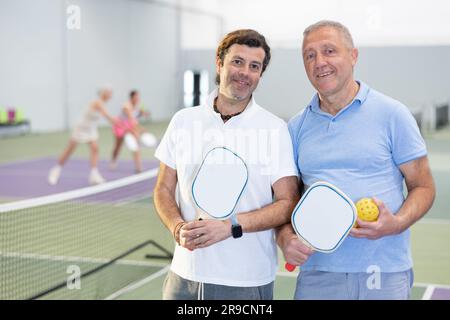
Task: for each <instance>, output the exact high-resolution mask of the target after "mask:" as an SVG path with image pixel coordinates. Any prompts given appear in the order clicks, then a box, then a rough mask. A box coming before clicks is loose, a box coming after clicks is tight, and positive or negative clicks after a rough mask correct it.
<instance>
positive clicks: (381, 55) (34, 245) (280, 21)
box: [0, 0, 450, 300]
mask: <svg viewBox="0 0 450 320" xmlns="http://www.w3.org/2000/svg"><path fill="white" fill-rule="evenodd" d="M405 8H406V9H405ZM449 15H450V4H449V3H448V1H446V0H434V1H428V2H426V1H422V0H412V1H411V0H408V1H406V0H398V1H384V0H383V1H372V0H346V1H340V0H323V1H319V2H300V1H293V0H292V1H290V0H279V1H274V0H245V1H243V0H154V1H152V0H3V1H1V2H0V39H1V41H0V299H1V300H11V299H12V300H16V299H88V300H91V299H95V300H97V299H99V300H100V299H118V300H129V299H139V300H141V299H143V300H145V299H152V300H158V299H161V298H162V291H161V288H162V285H163V281H164V279H165V276H166V274H167V272H168V270H169V268H170V262H171V258H172V254H173V250H174V245H175V243H174V239H173V237H172V234H171V233H170V232H169V231H168V230H167V229H166V228H165V227H164V226H163V224H162V223H161V221H160V219H159V217H158V215H157V213H156V211H155V208H154V204H153V188H154V186H155V183H156V177H157V174H158V166H159V162H158V160H157V159H156V158H155V157H154V152H155V149H156V146H157V144H158V143H159V141H160V140H161V138H162V137H163V135H164V132H165V130H166V128H167V126H168V124H169V121H170V119H171V117H172V116H173V115H174V114H175V113H176V112H177V111H179V110H181V109H183V108H192V107H194V106H196V105H198V104H200V103H202V102H204V101H205V99H206V97H207V95H208V93H209V92H210V91H212V90H213V89H214V88H215V82H214V80H215V76H216V68H215V50H216V48H217V45H218V43H219V42H220V40H221V39H222V37H223V36H224V35H225V34H226V33H228V32H230V31H232V30H235V29H240V28H251V29H255V30H258V31H259V32H261V33H262V34H264V35H265V37H266V38H267V40H268V42H269V45H270V46H271V49H272V60H271V62H270V64H269V66H268V68H267V71H266V72H265V73H264V75H263V77H262V80H261V82H260V84H259V87H258V89H257V91H256V93H255V97H256V98H257V100H258V103H259V104H260V105H262V106H264V107H265V108H266V109H268V110H269V111H271V112H272V113H274V114H275V115H277V116H279V117H280V118H282V119H284V120H286V121H287V120H289V119H290V118H292V117H293V116H294V115H296V114H297V113H298V112H300V111H301V110H302V109H303V108H304V107H305V106H306V105H307V104H308V103H309V101H310V99H311V97H312V95H313V94H314V93H315V91H314V88H313V87H312V86H311V84H310V82H309V81H308V78H307V76H306V74H305V70H304V66H303V61H302V57H301V49H300V46H301V41H302V32H303V30H304V29H305V27H306V26H308V25H310V24H312V23H314V22H316V21H318V20H322V19H332V20H337V21H340V22H342V23H343V24H345V25H346V26H348V27H349V29H350V31H351V32H352V35H353V37H354V41H355V45H356V46H357V47H358V48H359V60H358V64H357V65H356V68H355V75H356V78H357V79H361V80H363V81H364V82H366V83H368V84H369V85H370V86H372V87H374V88H376V89H377V90H378V91H380V92H384V93H386V94H388V95H389V96H392V97H395V99H397V100H399V101H401V102H402V103H404V104H405V105H407V106H408V107H409V109H410V111H411V113H412V114H413V115H414V117H415V119H416V121H417V123H418V124H419V127H420V130H421V133H422V135H423V137H424V138H425V141H426V145H427V150H428V156H429V160H430V165H431V169H432V173H433V177H434V179H435V183H436V188H437V196H436V199H435V201H434V205H433V207H432V208H431V210H430V211H429V212H428V213H427V214H426V216H425V217H424V218H423V219H421V220H420V221H419V222H417V223H416V224H415V225H414V226H413V227H412V228H411V247H412V254H413V260H414V274H415V277H414V287H413V291H412V297H411V298H412V299H415V300H421V299H423V300H442V299H444V300H450V250H449V249H448V248H449V245H450V126H449V120H450V114H449V106H450V81H449V80H448V74H450V60H449V59H448V57H450V20H449V19H448V16H449ZM132 90H137V91H138V92H139V97H140V99H139V101H138V102H136V104H135V107H136V110H138V113H139V115H140V117H139V122H140V127H141V128H142V132H146V133H148V134H149V135H150V136H151V137H152V139H155V141H153V142H152V143H144V141H137V142H138V143H139V142H142V143H141V146H140V147H139V152H140V168H138V167H137V164H136V159H135V151H132V150H134V149H133V147H130V145H129V144H128V143H127V141H125V142H124V144H123V146H122V148H121V149H120V152H119V154H118V157H117V160H116V161H112V160H111V157H112V156H111V155H112V152H113V149H114V148H115V146H116V143H117V134H116V132H115V130H113V128H112V125H111V123H110V121H109V120H108V118H107V117H106V116H105V117H101V119H99V128H98V145H97V148H95V146H92V145H90V144H86V143H80V144H79V145H77V146H76V148H75V150H74V151H73V153H72V154H71V155H70V157H69V158H68V159H67V161H66V162H65V163H64V166H63V168H62V170H61V171H60V172H59V175H58V178H57V179H56V182H55V183H50V182H51V181H50V180H49V173H50V171H51V170H52V168H54V167H55V165H57V162H58V161H59V160H58V159H59V157H60V155H61V154H62V152H63V151H64V150H65V148H66V146H67V145H68V142H69V140H70V139H71V137H72V135H73V132H74V131H73V130H74V128H76V127H77V124H78V123H79V120H80V118H82V117H83V112H84V111H83V110H84V109H85V108H86V107H87V106H88V105H90V103H92V101H94V100H95V99H100V100H101V99H103V98H102V97H103V93H104V92H105V91H108V92H110V93H111V96H110V97H106V96H105V99H104V100H101V103H100V104H101V105H102V106H103V107H104V108H105V110H106V112H107V113H108V115H110V116H111V117H116V116H119V115H120V114H121V113H122V112H123V110H122V109H123V106H124V104H125V103H127V101H128V100H129V95H130V91H132ZM98 97H100V98H98ZM125 140H126V139H125ZM130 148H131V150H130ZM93 154H95V155H96V160H95V161H96V168H97V169H96V170H98V171H96V173H99V174H100V175H101V178H102V179H100V180H99V179H97V178H98V176H95V177H94V178H95V179H92V168H91V167H92V161H93V160H92V159H93ZM138 169H139V170H138ZM90 170H91V171H90ZM100 182H101V183H100ZM296 276H297V272H293V273H289V272H287V271H285V269H284V258H283V256H282V254H281V253H279V272H278V274H277V279H276V281H275V293H274V295H275V299H292V297H293V294H294V289H295V285H296Z"/></svg>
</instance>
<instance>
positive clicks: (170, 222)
mask: <svg viewBox="0 0 450 320" xmlns="http://www.w3.org/2000/svg"><path fill="white" fill-rule="evenodd" d="M154 203H155V208H156V212H157V213H158V216H159V218H160V219H161V221H162V223H163V224H164V225H165V226H166V227H167V229H169V231H170V232H171V233H173V230H174V229H175V227H176V226H177V224H179V223H180V222H183V221H184V219H183V217H182V215H181V212H180V209H179V208H178V205H177V203H176V201H175V197H174V196H173V195H172V194H171V192H170V190H167V189H165V188H164V187H155V191H154Z"/></svg>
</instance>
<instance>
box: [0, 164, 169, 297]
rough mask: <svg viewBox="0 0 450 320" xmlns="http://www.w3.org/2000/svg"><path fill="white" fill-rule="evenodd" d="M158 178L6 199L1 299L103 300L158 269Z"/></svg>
mask: <svg viewBox="0 0 450 320" xmlns="http://www.w3.org/2000/svg"><path fill="white" fill-rule="evenodd" d="M155 176H156V169H154V170H150V171H147V172H144V173H141V174H138V175H134V176H130V177H127V178H123V179H120V180H116V181H112V182H108V183H105V184H102V185H98V186H93V187H88V188H84V189H80V190H74V191H70V192H65V193H61V194H55V195H51V196H46V197H40V198H35V199H29V200H24V201H18V202H13V203H7V204H2V205H0V299H2V300H4V299H104V298H107V297H108V296H110V295H111V294H113V293H114V292H116V291H118V290H120V289H121V288H123V287H125V286H127V285H129V284H132V283H133V282H135V281H138V280H139V279H142V278H144V277H146V276H149V275H151V274H152V273H154V272H156V271H158V270H159V269H160V268H161V265H162V264H163V260H164V259H170V258H171V252H170V251H171V248H170V246H171V245H170V240H169V241H167V236H166V242H165V243H163V244H165V245H162V244H161V239H162V240H164V236H165V235H167V233H166V232H165V231H164V230H163V229H162V228H161V224H160V223H158V222H159V221H158V218H157V217H156V215H155V214H154V210H153V205H152V198H151V195H152V190H153V185H154V182H155V181H154V180H155ZM163 242H164V241H163ZM158 261H159V265H158ZM165 263H167V261H165Z"/></svg>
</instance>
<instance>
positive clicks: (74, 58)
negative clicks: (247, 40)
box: [0, 0, 181, 132]
mask: <svg viewBox="0 0 450 320" xmlns="http://www.w3.org/2000/svg"><path fill="white" fill-rule="evenodd" d="M69 4H70V5H78V6H79V7H80V9H81V30H68V29H67V28H66V19H67V14H66V7H67V5H69ZM177 23H178V13H177V11H176V10H175V9H174V8H173V7H172V6H170V5H166V4H164V3H162V4H161V3H153V2H151V1H144V0H96V1H92V0H71V1H58V0H1V2H0V106H2V107H9V106H15V107H18V106H20V107H21V108H22V109H23V110H24V112H25V115H26V117H27V118H29V119H31V122H32V129H33V131H35V132H39V131H55V130H61V129H65V128H67V127H68V126H70V127H72V126H73V125H74V122H76V121H77V120H78V118H79V117H80V111H81V110H82V109H83V108H85V107H86V105H87V104H88V103H89V102H90V101H91V100H92V99H93V98H95V95H96V91H97V89H98V88H99V87H101V86H103V85H110V86H112V88H113V89H114V95H113V99H112V101H110V103H109V104H108V108H109V110H110V111H111V113H113V114H117V113H118V112H119V110H120V106H121V105H122V104H123V103H124V102H125V101H126V99H127V93H128V91H129V90H130V89H138V90H139V91H141V97H142V103H143V104H144V105H145V106H146V108H148V109H150V111H151V113H152V117H153V119H154V120H161V119H167V118H170V116H171V115H172V114H173V112H174V111H175V110H177V109H178V107H179V105H180V101H181V100H180V94H178V92H180V89H179V88H178V87H177V84H180V85H181V83H180V81H179V80H178V78H177V74H178V73H177V68H179V57H178V56H177V55H178V53H179V43H180V41H179V34H178V33H179V30H178V29H177V27H178V24H177Z"/></svg>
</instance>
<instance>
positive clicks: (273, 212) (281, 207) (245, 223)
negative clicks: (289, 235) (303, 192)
mask: <svg viewBox="0 0 450 320" xmlns="http://www.w3.org/2000/svg"><path fill="white" fill-rule="evenodd" d="M296 204H297V201H296V200H287V199H283V200H277V201H275V202H274V203H272V204H270V205H268V206H265V207H263V208H261V209H258V210H254V211H250V212H247V213H243V214H239V215H238V216H237V219H238V222H239V224H240V225H241V226H242V230H243V232H257V231H263V230H268V229H272V228H276V227H279V226H281V225H283V224H286V223H288V222H289V221H290V218H291V213H292V210H293V209H294V207H295V205H296Z"/></svg>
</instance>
